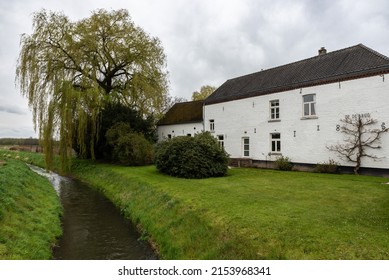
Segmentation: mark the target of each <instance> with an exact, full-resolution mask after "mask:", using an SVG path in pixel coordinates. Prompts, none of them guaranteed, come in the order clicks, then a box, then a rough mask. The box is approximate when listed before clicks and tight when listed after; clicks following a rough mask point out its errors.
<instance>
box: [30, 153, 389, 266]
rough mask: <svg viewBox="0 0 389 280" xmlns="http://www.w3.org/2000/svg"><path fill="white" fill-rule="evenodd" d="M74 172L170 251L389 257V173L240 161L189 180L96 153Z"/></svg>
mask: <svg viewBox="0 0 389 280" xmlns="http://www.w3.org/2000/svg"><path fill="white" fill-rule="evenodd" d="M35 157H36V158H35ZM39 157H41V156H40V155H36V156H35V155H34V156H31V158H32V160H33V161H34V163H35V161H38V164H39ZM41 164H42V161H41ZM72 175H74V176H76V177H78V178H80V179H82V180H84V181H86V182H89V183H90V184H91V185H92V186H94V187H96V188H98V189H100V190H101V191H102V192H103V193H104V194H105V195H106V196H107V197H108V198H109V199H111V200H112V201H113V202H114V203H115V204H116V205H117V206H118V207H119V208H120V209H121V211H122V213H123V214H124V215H125V216H126V217H129V218H130V219H132V220H133V221H134V222H135V223H137V224H139V225H140V227H141V231H142V233H143V237H144V238H149V239H150V240H151V241H152V242H153V243H154V244H155V245H156V247H157V249H158V250H159V254H160V256H161V258H164V259H389V185H386V184H383V183H384V182H387V181H388V179H385V178H380V177H369V176H354V175H332V174H318V173H304V172H282V171H274V170H260V169H232V170H230V171H229V175H228V176H226V177H221V178H210V179H202V180H188V179H179V178H173V177H170V176H166V175H163V174H160V173H159V172H158V171H157V170H156V169H155V167H153V166H148V167H121V166H115V165H108V164H98V163H92V162H90V161H75V164H74V167H73V170H72Z"/></svg>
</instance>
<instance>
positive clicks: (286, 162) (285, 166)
mask: <svg viewBox="0 0 389 280" xmlns="http://www.w3.org/2000/svg"><path fill="white" fill-rule="evenodd" d="M275 164H276V166H277V168H278V169H279V170H283V171H290V170H292V168H293V164H292V163H291V161H290V158H288V157H284V156H280V157H278V158H277V160H276V161H275Z"/></svg>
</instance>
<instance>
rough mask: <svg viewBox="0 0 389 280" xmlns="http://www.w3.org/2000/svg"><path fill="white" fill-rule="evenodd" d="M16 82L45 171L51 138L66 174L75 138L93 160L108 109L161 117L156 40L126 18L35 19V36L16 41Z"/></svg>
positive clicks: (163, 83)
mask: <svg viewBox="0 0 389 280" xmlns="http://www.w3.org/2000/svg"><path fill="white" fill-rule="evenodd" d="M16 81H17V82H18V83H19V86H20V90H21V93H22V94H23V95H24V96H26V97H28V100H29V106H30V107H31V108H32V111H33V118H34V124H35V129H36V130H39V135H40V138H41V140H43V145H44V148H45V152H46V164H47V165H48V166H50V165H51V162H52V150H53V147H52V145H53V139H54V138H57V139H59V142H60V147H59V151H60V155H61V158H62V165H63V166H65V165H66V164H67V162H68V160H67V159H68V158H69V157H70V153H71V146H72V139H73V136H74V135H72V133H75V136H76V139H77V142H78V143H77V145H78V146H79V147H80V151H81V154H85V153H86V149H87V147H88V148H90V149H91V151H89V152H90V154H91V155H92V157H93V155H94V151H93V150H94V143H95V141H96V140H97V138H98V136H99V135H98V134H99V115H100V113H101V111H102V110H104V108H105V107H106V106H108V105H109V104H112V103H114V104H115V103H119V104H124V105H126V106H129V107H131V108H133V109H135V110H138V111H139V112H141V114H144V115H148V114H158V113H160V112H161V111H162V110H163V108H161V104H165V103H166V101H165V99H166V98H167V88H168V81H167V71H166V57H165V54H164V51H163V47H162V45H161V42H160V40H159V39H158V38H155V37H151V36H149V35H148V34H147V33H146V32H145V31H144V30H143V29H142V28H140V27H138V26H136V25H135V24H134V23H133V21H132V20H131V17H130V15H129V13H128V12H127V11H126V10H117V11H106V10H97V11H94V12H92V15H91V16H90V17H89V18H85V19H82V20H80V21H74V22H73V21H71V20H70V19H69V18H68V17H67V16H65V15H64V14H62V13H56V12H47V11H45V10H42V11H40V12H37V13H35V14H34V17H33V32H32V34H31V35H27V34H23V35H22V37H21V51H20V55H19V59H18V62H17V69H16ZM87 132H88V137H86V134H87ZM88 141H90V143H87V142H88Z"/></svg>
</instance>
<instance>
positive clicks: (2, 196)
mask: <svg viewBox="0 0 389 280" xmlns="http://www.w3.org/2000/svg"><path fill="white" fill-rule="evenodd" d="M0 152H1V154H0V161H3V162H4V161H5V164H4V165H3V166H0V259H8V260H10V259H25V260H32V259H51V258H52V246H53V245H54V244H55V241H56V238H57V237H58V236H60V235H61V232H62V230H61V222H60V214H61V213H62V208H61V206H60V202H59V199H58V197H57V194H56V193H55V191H54V189H53V187H52V186H51V184H50V183H49V181H48V180H47V179H45V178H43V177H41V176H39V175H37V174H35V173H34V172H32V171H31V170H30V169H29V168H28V167H27V166H26V164H25V163H24V162H23V161H20V160H15V159H14V157H13V159H10V158H7V157H4V151H0ZM12 155H14V153H12Z"/></svg>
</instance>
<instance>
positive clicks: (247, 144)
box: [242, 137, 250, 157]
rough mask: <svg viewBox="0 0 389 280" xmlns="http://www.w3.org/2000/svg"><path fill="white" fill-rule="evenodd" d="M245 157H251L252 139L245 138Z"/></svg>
mask: <svg viewBox="0 0 389 280" xmlns="http://www.w3.org/2000/svg"><path fill="white" fill-rule="evenodd" d="M242 140H243V156H244V157H249V156H250V138H248V137H243V138H242Z"/></svg>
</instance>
